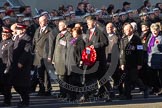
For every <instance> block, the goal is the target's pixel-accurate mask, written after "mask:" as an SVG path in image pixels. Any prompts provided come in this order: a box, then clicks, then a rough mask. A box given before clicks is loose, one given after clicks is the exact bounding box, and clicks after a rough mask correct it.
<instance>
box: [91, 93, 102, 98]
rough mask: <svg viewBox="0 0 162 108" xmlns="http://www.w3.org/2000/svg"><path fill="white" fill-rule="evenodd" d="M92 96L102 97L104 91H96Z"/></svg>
mask: <svg viewBox="0 0 162 108" xmlns="http://www.w3.org/2000/svg"><path fill="white" fill-rule="evenodd" d="M93 96H94V97H99V98H103V97H104V93H100V92H96V93H95V94H94V95H93Z"/></svg>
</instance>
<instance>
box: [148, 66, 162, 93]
mask: <svg viewBox="0 0 162 108" xmlns="http://www.w3.org/2000/svg"><path fill="white" fill-rule="evenodd" d="M148 73H149V74H150V75H149V84H150V86H152V87H153V91H154V92H158V91H159V90H160V89H161V88H162V70H161V69H152V68H149V69H148Z"/></svg>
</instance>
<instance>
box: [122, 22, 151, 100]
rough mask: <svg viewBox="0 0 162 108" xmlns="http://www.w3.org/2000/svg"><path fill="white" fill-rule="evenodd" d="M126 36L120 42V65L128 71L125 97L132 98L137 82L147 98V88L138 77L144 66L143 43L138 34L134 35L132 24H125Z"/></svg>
mask: <svg viewBox="0 0 162 108" xmlns="http://www.w3.org/2000/svg"><path fill="white" fill-rule="evenodd" d="M123 29H124V33H125V35H126V36H125V37H123V38H122V39H121V44H120V50H121V51H120V65H121V69H122V70H123V71H125V72H126V79H125V96H126V97H124V99H132V96H131V86H132V85H133V84H137V86H138V87H139V88H140V90H141V91H144V97H145V98H147V97H148V94H147V90H146V87H145V85H144V84H143V82H142V80H141V79H140V78H139V77H138V72H139V70H140V69H141V68H142V57H143V54H142V52H143V45H142V43H141V40H140V38H139V37H138V36H136V35H134V33H133V27H132V26H131V24H129V23H126V24H124V26H123Z"/></svg>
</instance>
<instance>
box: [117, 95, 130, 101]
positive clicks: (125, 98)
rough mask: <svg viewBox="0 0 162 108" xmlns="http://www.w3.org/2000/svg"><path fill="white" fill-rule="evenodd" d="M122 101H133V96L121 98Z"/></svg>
mask: <svg viewBox="0 0 162 108" xmlns="http://www.w3.org/2000/svg"><path fill="white" fill-rule="evenodd" d="M120 100H132V95H130V96H121V97H120Z"/></svg>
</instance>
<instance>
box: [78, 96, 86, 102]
mask: <svg viewBox="0 0 162 108" xmlns="http://www.w3.org/2000/svg"><path fill="white" fill-rule="evenodd" d="M87 101H88V97H85V96H81V97H80V99H79V102H81V103H84V102H87Z"/></svg>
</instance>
